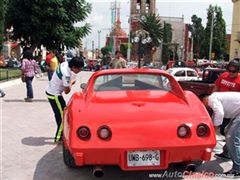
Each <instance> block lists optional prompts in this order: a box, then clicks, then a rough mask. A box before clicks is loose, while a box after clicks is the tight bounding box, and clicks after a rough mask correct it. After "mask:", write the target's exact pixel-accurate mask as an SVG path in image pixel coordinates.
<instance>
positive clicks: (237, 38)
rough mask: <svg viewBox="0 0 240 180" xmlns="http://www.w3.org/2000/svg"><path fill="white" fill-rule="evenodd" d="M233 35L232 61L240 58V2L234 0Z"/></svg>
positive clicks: (239, 0)
mask: <svg viewBox="0 0 240 180" xmlns="http://www.w3.org/2000/svg"><path fill="white" fill-rule="evenodd" d="M232 2H233V17H232V35H231V46H230V60H232V59H233V58H240V0H232Z"/></svg>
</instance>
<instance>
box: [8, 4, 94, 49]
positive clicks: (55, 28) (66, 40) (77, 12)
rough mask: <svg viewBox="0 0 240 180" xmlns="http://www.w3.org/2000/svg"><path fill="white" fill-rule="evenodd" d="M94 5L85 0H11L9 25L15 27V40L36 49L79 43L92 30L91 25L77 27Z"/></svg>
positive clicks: (13, 37)
mask: <svg viewBox="0 0 240 180" xmlns="http://www.w3.org/2000/svg"><path fill="white" fill-rule="evenodd" d="M90 12H91V5H90V4H89V3H87V2H86V1H85V0H64V1H63V0H10V1H9V2H8V8H7V13H6V27H13V36H12V39H14V40H20V41H21V43H22V44H23V45H27V46H30V48H31V49H32V50H34V49H35V48H36V47H38V46H40V45H43V46H45V47H47V48H48V49H61V48H62V47H63V46H64V45H65V46H67V47H68V48H73V47H76V46H78V43H79V41H80V40H81V39H82V38H83V37H84V36H86V35H87V34H88V33H89V32H90V29H91V28H90V25H89V24H87V23H86V24H84V25H83V26H81V27H75V26H74V24H75V23H76V22H81V21H84V20H85V19H86V17H87V16H88V14H89V13H90Z"/></svg>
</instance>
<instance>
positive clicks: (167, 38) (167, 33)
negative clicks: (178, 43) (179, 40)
mask: <svg viewBox="0 0 240 180" xmlns="http://www.w3.org/2000/svg"><path fill="white" fill-rule="evenodd" d="M163 24H164V25H163V45H162V48H163V49H162V63H163V64H167V62H168V60H169V59H170V57H171V54H173V53H172V51H171V49H170V45H171V42H172V26H171V24H169V23H166V22H165V21H164V23H163Z"/></svg>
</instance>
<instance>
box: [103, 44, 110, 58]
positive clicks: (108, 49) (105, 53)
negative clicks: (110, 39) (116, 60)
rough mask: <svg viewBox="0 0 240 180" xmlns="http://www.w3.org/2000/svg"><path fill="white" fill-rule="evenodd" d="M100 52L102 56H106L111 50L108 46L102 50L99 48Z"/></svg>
mask: <svg viewBox="0 0 240 180" xmlns="http://www.w3.org/2000/svg"><path fill="white" fill-rule="evenodd" d="M101 52H102V55H103V56H106V55H107V54H108V53H109V52H111V49H110V47H109V46H104V47H103V48H101Z"/></svg>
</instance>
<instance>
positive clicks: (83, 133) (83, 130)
mask: <svg viewBox="0 0 240 180" xmlns="http://www.w3.org/2000/svg"><path fill="white" fill-rule="evenodd" d="M77 135H78V137H79V138H80V139H82V140H88V139H90V137H91V132H90V130H89V128H88V127H87V126H81V127H79V128H78V130H77Z"/></svg>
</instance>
